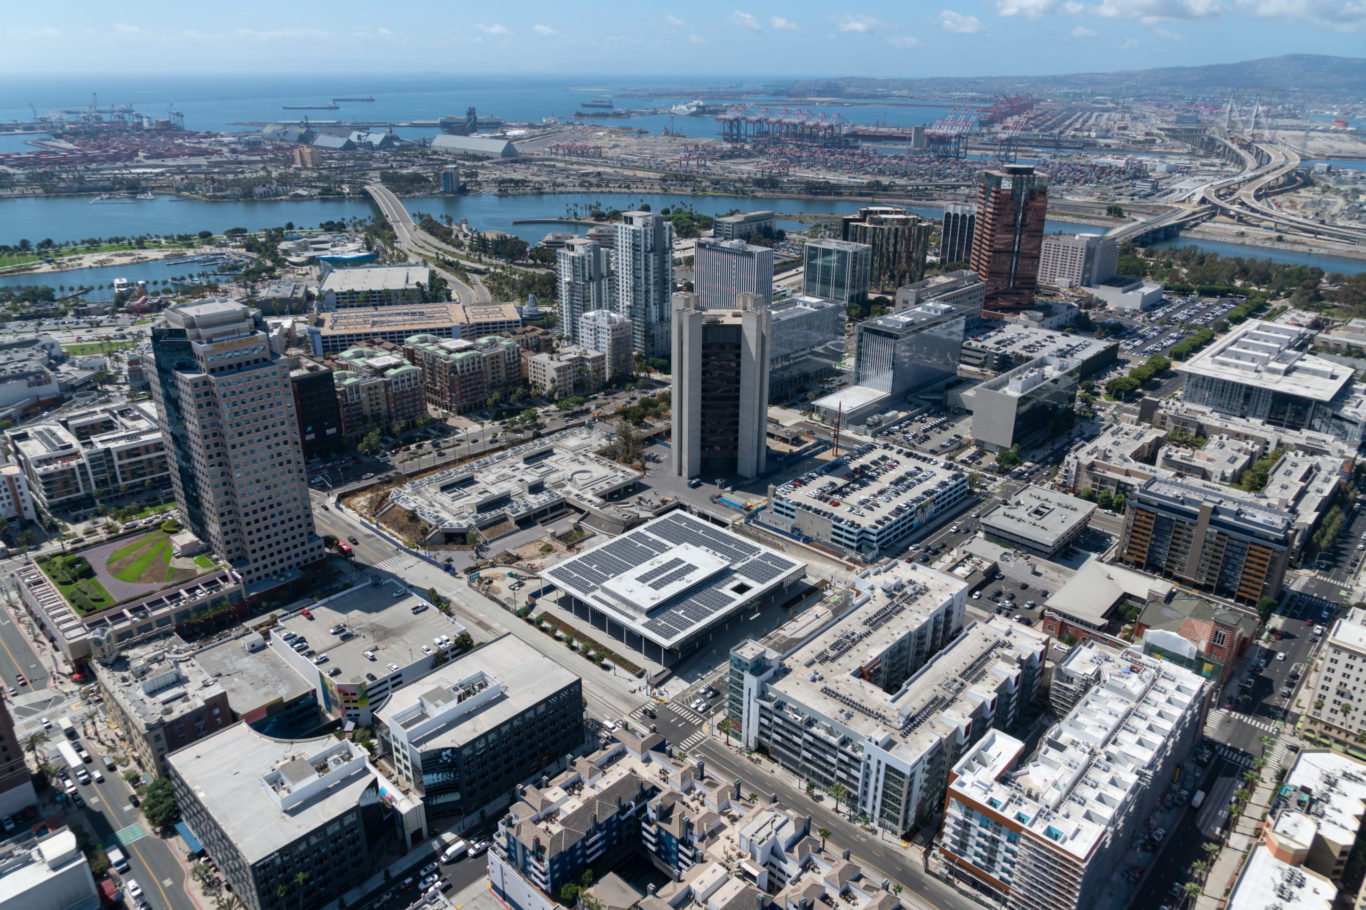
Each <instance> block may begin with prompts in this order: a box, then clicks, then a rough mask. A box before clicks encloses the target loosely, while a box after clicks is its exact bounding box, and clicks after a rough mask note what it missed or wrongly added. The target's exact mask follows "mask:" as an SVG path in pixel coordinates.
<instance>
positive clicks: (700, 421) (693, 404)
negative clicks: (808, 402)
mask: <svg viewBox="0 0 1366 910" xmlns="http://www.w3.org/2000/svg"><path fill="white" fill-rule="evenodd" d="M736 307H737V309H736V310H735V311H732V312H727V313H726V314H725V315H719V314H717V313H714V312H711V311H708V310H705V309H703V308H702V306H701V303H700V301H699V300H698V299H697V296H696V295H695V294H675V295H674V317H673V397H672V405H671V408H672V420H673V438H672V442H671V449H670V452H671V457H672V459H673V472H674V473H675V474H677V475H678V476H680V477H687V478H693V477H699V476H701V475H702V474H703V473H704V472H705V473H707V474H714V473H720V474H726V475H738V476H740V477H745V478H753V477H758V476H759V475H761V474H763V473H764V469H765V466H766V464H767V441H766V440H767V429H768V369H769V359H768V350H769V338H770V331H771V328H770V323H771V319H772V314H771V313H770V312H769V311H768V310H767V309H765V308H762V300H761V299H760V298H758V297H757V296H755V295H752V294H745V295H742V296H741V297H740V299H739V300H738V301H736Z"/></svg>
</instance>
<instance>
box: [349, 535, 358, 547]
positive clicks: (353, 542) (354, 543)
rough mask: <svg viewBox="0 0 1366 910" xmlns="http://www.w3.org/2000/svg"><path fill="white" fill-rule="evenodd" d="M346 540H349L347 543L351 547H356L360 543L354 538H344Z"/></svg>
mask: <svg viewBox="0 0 1366 910" xmlns="http://www.w3.org/2000/svg"><path fill="white" fill-rule="evenodd" d="M346 539H347V540H349V541H351V543H352V545H358V544H359V543H360V541H359V540H357V539H356V538H355V537H354V536H352V537H348V538H346Z"/></svg>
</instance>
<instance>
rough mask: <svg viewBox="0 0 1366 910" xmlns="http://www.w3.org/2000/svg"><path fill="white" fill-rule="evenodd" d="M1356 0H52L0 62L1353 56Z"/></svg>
mask: <svg viewBox="0 0 1366 910" xmlns="http://www.w3.org/2000/svg"><path fill="white" fill-rule="evenodd" d="M1363 35H1366V0H952V2H951V3H950V4H948V5H946V4H945V2H944V0H934V2H931V0H847V2H836V3H832V2H828V0H825V2H819V3H817V2H807V0H793V2H787V3H757V2H747V0H728V2H711V0H694V2H691V3H687V4H680V5H677V6H674V5H666V4H659V3H653V2H650V0H627V2H623V0H539V2H523V0H510V2H504V3H489V2H483V3H473V2H469V0H444V2H434V0H401V2H382V0H365V2H361V0H330V2H325V3H323V2H318V0H289V2H283V3H282V2H269V3H268V2H264V0H231V2H228V3H187V2H185V0H133V2H129V3H110V2H108V0H54V2H51V3H17V2H16V3H10V4H7V9H6V14H5V17H4V21H3V24H0V36H3V39H4V47H5V54H4V55H0V73H7V74H22V75H25V76H29V77H42V76H64V75H78V74H86V73H94V74H109V75H113V74H138V73H158V74H162V73H171V74H174V73H184V74H206V75H207V74H218V73H230V72H234V71H236V72H243V71H246V72H251V73H253V74H261V73H293V72H311V73H335V72H353V73H355V72H366V73H377V72H391V73H394V74H400V73H486V74H495V73H498V74H503V73H526V74H534V73H547V74H548V73H556V74H561V73H563V74H575V73H601V74H609V73H610V74H681V73H696V74H706V75H709V76H711V75H716V76H721V77H724V76H725V75H727V74H734V75H736V76H737V77H741V76H746V77H754V76H756V75H760V76H761V75H770V76H774V77H794V76H797V77H800V76H892V77H906V78H917V77H923V76H938V75H947V76H979V75H980V76H988V75H1036V74H1046V73H1069V72H1094V71H1110V70H1123V69H1141V68H1146V67H1150V66H1176V65H1190V64H1200V63H1225V62H1233V61H1238V60H1248V59H1254V58H1257V57H1268V56H1275V55H1278V54H1284V53H1319V54H1335V55H1342V56H1354V57H1359V56H1363V51H1364V50H1366V39H1363Z"/></svg>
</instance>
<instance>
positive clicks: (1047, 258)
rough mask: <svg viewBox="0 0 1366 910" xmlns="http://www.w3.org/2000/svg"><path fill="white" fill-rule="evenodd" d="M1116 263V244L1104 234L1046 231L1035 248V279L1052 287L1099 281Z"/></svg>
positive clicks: (1112, 272) (1110, 275) (1109, 275)
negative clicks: (1037, 258) (1037, 251)
mask: <svg viewBox="0 0 1366 910" xmlns="http://www.w3.org/2000/svg"><path fill="white" fill-rule="evenodd" d="M1118 266H1119V244H1117V243H1115V241H1114V239H1113V238H1111V237H1107V236H1105V235H1104V234H1049V235H1048V236H1047V237H1045V238H1043V244H1042V246H1040V248H1039V283H1040V284H1046V285H1050V286H1051V287H1055V288H1074V287H1078V286H1081V285H1092V284H1099V283H1100V282H1102V281H1107V280H1109V279H1111V278H1113V277H1115V271H1116V269H1117V268H1118Z"/></svg>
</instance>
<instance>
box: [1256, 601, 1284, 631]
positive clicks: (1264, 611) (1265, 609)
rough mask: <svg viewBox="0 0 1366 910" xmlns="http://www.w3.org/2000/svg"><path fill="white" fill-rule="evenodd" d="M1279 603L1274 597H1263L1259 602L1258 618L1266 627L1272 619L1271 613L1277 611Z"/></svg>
mask: <svg viewBox="0 0 1366 910" xmlns="http://www.w3.org/2000/svg"><path fill="white" fill-rule="evenodd" d="M1277 603H1279V601H1277V600H1276V598H1274V597H1263V598H1262V599H1261V600H1259V601H1257V618H1258V619H1259V620H1260V621H1261V623H1262V625H1266V623H1267V621H1268V620H1269V619H1271V611H1272V610H1274V609H1276V604H1277Z"/></svg>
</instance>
